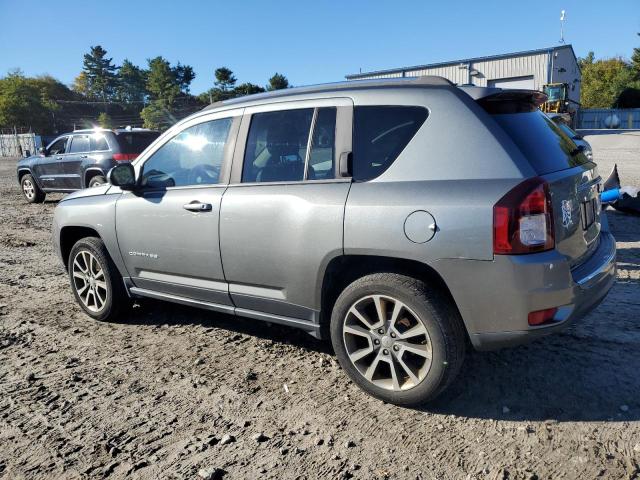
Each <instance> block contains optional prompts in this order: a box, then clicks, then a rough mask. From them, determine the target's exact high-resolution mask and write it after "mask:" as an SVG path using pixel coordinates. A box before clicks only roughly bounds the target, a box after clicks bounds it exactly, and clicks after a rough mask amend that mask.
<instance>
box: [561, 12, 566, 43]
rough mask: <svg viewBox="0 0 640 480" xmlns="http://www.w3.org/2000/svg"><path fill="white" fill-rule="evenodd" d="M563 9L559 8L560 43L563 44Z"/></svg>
mask: <svg viewBox="0 0 640 480" xmlns="http://www.w3.org/2000/svg"><path fill="white" fill-rule="evenodd" d="M565 13H566V12H565V10H560V43H561V44H562V45H564V14H565Z"/></svg>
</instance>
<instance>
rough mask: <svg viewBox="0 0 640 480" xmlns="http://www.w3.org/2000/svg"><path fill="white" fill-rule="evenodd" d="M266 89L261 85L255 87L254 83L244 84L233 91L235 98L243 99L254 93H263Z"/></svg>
mask: <svg viewBox="0 0 640 480" xmlns="http://www.w3.org/2000/svg"><path fill="white" fill-rule="evenodd" d="M262 92H264V88H262V87H261V86H260V85H254V84H253V83H243V84H241V85H238V86H237V87H236V88H234V89H233V91H232V93H233V96H234V97H241V96H243V95H253V94H254V93H262Z"/></svg>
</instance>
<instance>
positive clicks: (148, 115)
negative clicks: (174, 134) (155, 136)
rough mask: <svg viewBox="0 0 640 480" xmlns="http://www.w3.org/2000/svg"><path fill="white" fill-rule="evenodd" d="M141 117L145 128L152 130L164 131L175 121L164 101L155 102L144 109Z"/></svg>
mask: <svg viewBox="0 0 640 480" xmlns="http://www.w3.org/2000/svg"><path fill="white" fill-rule="evenodd" d="M140 117H141V118H142V120H143V121H144V127H145V128H151V129H152V130H163V129H164V128H166V127H168V126H169V125H171V124H172V123H173V122H174V121H175V119H174V118H173V115H172V114H171V112H170V111H169V109H168V108H167V107H166V105H165V103H164V101H163V100H154V101H153V102H151V103H150V104H149V105H147V106H146V107H144V108H143V109H142V111H141V112H140Z"/></svg>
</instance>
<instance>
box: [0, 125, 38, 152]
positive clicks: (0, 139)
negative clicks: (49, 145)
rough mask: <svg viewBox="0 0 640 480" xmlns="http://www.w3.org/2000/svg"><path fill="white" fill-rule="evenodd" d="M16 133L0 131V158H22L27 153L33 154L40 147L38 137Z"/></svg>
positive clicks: (29, 133) (16, 130) (31, 134)
mask: <svg viewBox="0 0 640 480" xmlns="http://www.w3.org/2000/svg"><path fill="white" fill-rule="evenodd" d="M18 131H19V130H18V129H14V130H13V132H10V131H9V130H0V157H23V156H25V155H26V154H27V153H30V154H34V153H35V152H37V151H38V149H39V148H40V147H42V138H41V137H40V135H36V134H35V133H33V132H27V133H18Z"/></svg>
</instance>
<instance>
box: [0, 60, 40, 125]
mask: <svg viewBox="0 0 640 480" xmlns="http://www.w3.org/2000/svg"><path fill="white" fill-rule="evenodd" d="M13 126H22V127H31V128H32V129H33V130H34V131H37V132H43V133H48V132H50V131H51V113H50V111H49V110H48V109H47V107H46V106H45V105H44V103H43V101H42V92H41V91H40V89H39V88H38V87H37V86H35V85H33V84H31V83H30V82H29V81H28V79H27V78H25V77H24V75H23V74H22V72H21V71H19V70H15V71H13V72H10V73H9V74H8V75H7V76H6V77H5V78H2V79H0V127H13Z"/></svg>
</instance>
